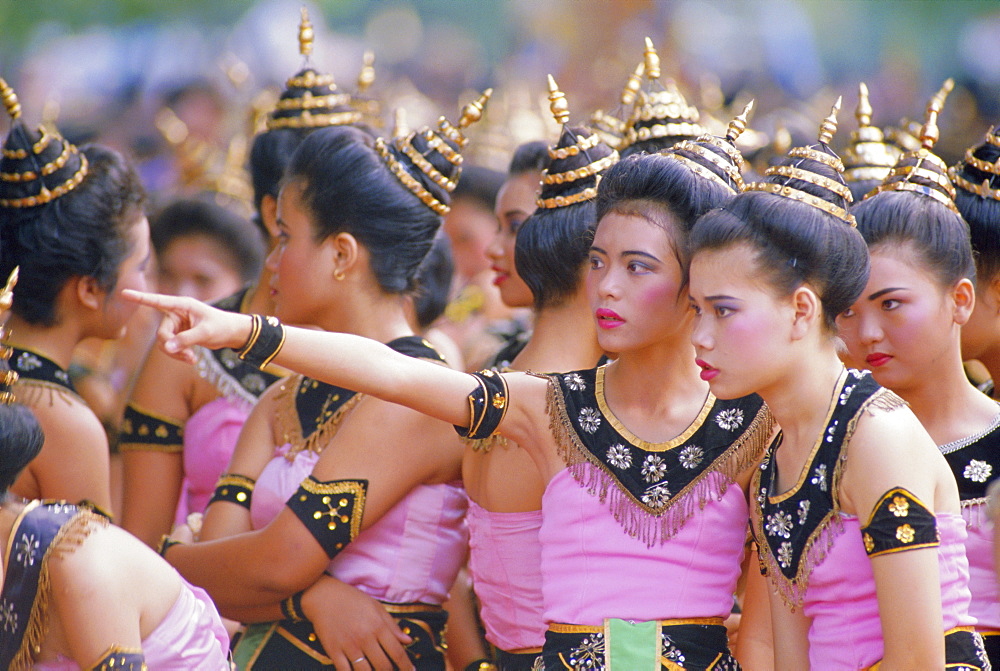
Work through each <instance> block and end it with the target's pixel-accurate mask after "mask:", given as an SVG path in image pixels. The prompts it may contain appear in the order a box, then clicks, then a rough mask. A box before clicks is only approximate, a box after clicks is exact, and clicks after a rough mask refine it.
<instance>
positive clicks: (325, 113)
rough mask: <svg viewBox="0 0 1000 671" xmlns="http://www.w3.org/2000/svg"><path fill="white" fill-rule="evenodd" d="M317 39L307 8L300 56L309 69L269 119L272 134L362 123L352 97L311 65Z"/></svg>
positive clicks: (287, 88)
mask: <svg viewBox="0 0 1000 671" xmlns="http://www.w3.org/2000/svg"><path fill="white" fill-rule="evenodd" d="M314 37H315V33H314V32H313V27H312V23H311V22H310V21H309V12H308V11H307V10H306V8H305V7H303V8H302V19H301V21H300V22H299V53H300V54H302V57H303V58H304V59H305V65H304V67H303V68H302V70H300V71H299V72H297V73H296V74H295V75H293V76H292V77H291V78H289V80H288V81H287V82H286V83H285V91H284V92H283V93H282V94H281V97H280V98H279V99H278V102H277V104H276V105H275V108H274V111H273V112H271V114H270V115H269V116H268V119H267V129H268V130H273V129H275V128H322V127H325V126H346V125H348V124H352V123H357V122H358V121H360V120H361V112H359V111H358V110H356V109H354V108H353V107H351V96H350V95H348V94H346V93H342V92H341V91H340V90H339V89H338V88H337V85H336V84H335V83H334V81H333V75H329V74H321V73H319V72H318V71H317V70H316V69H315V68H313V67H312V66H311V65H310V56H311V55H312V50H313V39H314Z"/></svg>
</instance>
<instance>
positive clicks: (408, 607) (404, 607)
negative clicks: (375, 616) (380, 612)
mask: <svg viewBox="0 0 1000 671" xmlns="http://www.w3.org/2000/svg"><path fill="white" fill-rule="evenodd" d="M379 603H381V604H382V607H383V608H385V610H386V612H388V613H394V614H402V615H405V614H406V613H428V612H430V613H439V612H441V611H443V610H444V607H443V606H438V605H435V604H433V603H386V602H385V601H379Z"/></svg>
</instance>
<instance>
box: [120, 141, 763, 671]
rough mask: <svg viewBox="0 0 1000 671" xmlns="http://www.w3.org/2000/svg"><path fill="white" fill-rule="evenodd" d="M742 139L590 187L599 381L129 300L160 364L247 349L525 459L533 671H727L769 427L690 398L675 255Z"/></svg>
mask: <svg viewBox="0 0 1000 671" xmlns="http://www.w3.org/2000/svg"><path fill="white" fill-rule="evenodd" d="M740 126H742V123H741V122H734V124H733V129H732V130H731V132H730V133H729V136H728V137H727V140H720V139H718V138H705V139H704V140H703V141H701V142H698V143H691V144H686V145H682V146H679V147H678V148H676V149H675V150H674V151H673V152H672V153H671V154H669V155H647V156H637V157H634V158H632V159H630V160H628V161H623V162H621V163H619V164H617V165H615V166H613V167H612V168H611V169H609V170H608V172H607V174H606V175H605V177H604V179H603V180H602V181H601V184H600V187H599V193H598V217H599V224H598V226H597V230H596V233H595V236H594V241H593V244H592V246H591V271H590V273H589V274H588V279H587V286H588V291H589V293H590V297H591V309H592V310H593V311H594V314H595V318H596V319H597V324H598V328H599V331H598V339H599V342H600V344H601V346H602V348H603V349H604V350H606V351H611V352H614V353H616V354H617V355H618V356H617V358H616V359H615V361H614V362H612V363H610V364H607V365H606V366H603V367H600V368H597V369H590V370H583V371H578V372H574V373H566V374H556V375H551V376H539V375H530V374H525V373H507V374H497V373H493V372H492V371H487V372H483V373H480V374H477V375H468V374H464V373H459V372H456V371H453V370H448V369H446V368H442V367H440V366H432V365H429V364H427V363H425V362H420V361H416V360H414V359H412V358H408V357H404V356H400V355H399V354H398V353H396V352H393V351H392V350H391V349H390V348H387V347H385V346H384V345H381V344H379V343H377V342H374V341H371V340H366V339H364V338H359V337H357V336H352V335H348V334H336V333H319V332H310V331H306V330H302V329H295V328H288V327H282V326H280V325H277V324H276V322H266V326H265V321H266V320H262V319H260V318H256V319H250V318H247V317H244V316H240V315H233V314H229V313H224V312H221V311H218V310H214V309H212V308H211V307H209V306H205V305H202V304H200V303H197V302H195V301H192V300H190V299H178V298H168V297H158V296H152V295H140V294H132V295H133V297H134V298H135V299H136V300H140V301H141V302H144V303H146V304H149V305H153V306H158V307H159V308H161V309H163V310H164V311H166V312H167V314H168V316H167V318H166V319H165V320H164V323H163V327H162V336H163V338H164V347H165V348H166V350H167V351H168V352H170V353H173V354H175V355H177V356H180V357H183V358H187V357H190V356H191V351H190V349H189V348H190V347H191V346H192V345H194V344H201V345H204V346H210V347H226V346H235V347H243V346H245V345H247V344H248V340H247V337H248V335H249V334H250V332H251V330H253V333H254V335H255V337H253V338H252V339H251V342H249V347H247V348H246V351H247V354H246V355H247V356H248V357H249V358H251V359H254V360H263V359H270V358H272V356H273V360H274V361H277V362H280V363H281V364H282V365H285V366H288V367H290V368H292V369H293V370H294V369H298V370H302V371H306V372H308V374H311V375H316V376H320V377H322V378H323V379H327V380H330V381H332V382H337V383H340V384H343V385H345V386H347V387H348V388H356V389H358V390H359V391H361V392H362V393H367V394H372V395H375V396H379V397H381V398H384V399H386V400H390V401H393V402H398V403H401V404H405V405H408V406H410V407H412V408H415V409H417V410H420V411H421V412H425V413H427V414H430V415H433V416H436V417H439V418H441V419H443V420H446V421H448V422H451V423H453V424H455V425H456V426H458V427H461V428H460V432H461V433H462V434H465V435H468V436H469V437H472V438H486V437H489V436H491V435H492V434H493V433H494V432H496V431H499V433H500V434H501V435H503V436H504V437H506V438H508V439H510V440H513V441H514V442H516V443H517V444H518V445H519V446H521V447H522V448H524V449H525V450H526V451H527V452H528V453H529V455H530V456H531V457H532V459H533V460H534V461H535V465H536V467H537V468H538V470H539V472H540V474H541V476H542V479H543V481H545V482H546V490H545V494H544V496H543V499H542V510H543V522H542V528H541V531H540V539H541V544H542V575H543V592H544V603H545V613H544V617H545V619H546V621H547V622H548V623H549V631H548V632H547V634H546V639H545V645H544V651H543V661H542V663H541V665H542V666H543V667H544V668H546V669H564V668H567V667H568V668H594V669H602V668H607V666H610V667H611V668H630V669H631V668H640V665H648V666H653V665H659V664H660V662H661V659H662V658H665V659H666V660H667V661H665V662H663V665H664V666H667V667H670V666H671V665H674V664H684V665H686V666H688V667H690V668H709V667H712V668H719V669H722V668H735V661H734V660H733V659H732V657H731V655H730V653H729V651H728V647H727V641H726V630H725V627H724V626H723V625H722V622H723V619H724V618H725V617H726V616H728V615H729V613H730V611H731V609H732V605H733V592H734V590H735V585H736V579H737V577H738V574H739V563H740V556H741V555H742V552H743V545H744V539H745V534H746V520H747V501H746V493H745V489H744V487H745V486H746V485H747V483H748V481H749V475H750V474H749V473H748V472H747V469H748V467H749V466H750V465H752V464H755V463H756V461H757V459H758V458H759V455H760V453H761V451H762V450H763V448H764V445H765V443H766V441H767V438H768V436H769V434H770V431H771V421H770V415H769V413H768V411H767V408H766V407H765V406H764V405H763V403H762V402H761V400H760V399H759V398H758V397H755V396H753V397H746V398H741V399H736V400H732V401H720V400H718V399H716V398H715V397H714V396H712V395H711V394H710V393H709V392H708V389H707V384H706V383H704V382H703V381H702V380H700V379H699V371H698V368H697V366H695V364H694V356H693V352H692V350H691V347H690V343H689V341H688V339H689V336H690V323H691V319H690V313H689V311H688V308H687V302H686V297H684V296H683V274H682V269H681V259H682V258H683V257H682V256H681V254H682V250H683V248H684V242H685V238H686V231H687V229H688V227H689V226H690V225H691V224H692V222H693V221H694V219H695V217H696V216H697V215H699V214H701V213H702V212H704V211H705V210H707V209H709V208H711V207H713V206H717V205H720V204H722V203H725V202H726V201H727V200H728V199H729V198H731V197H732V195H733V194H734V193H735V192H736V191H737V190H738V189H739V187H740V186H741V179H740V176H739V171H738V169H737V168H736V166H735V165H734V162H736V161H738V152H736V149H735V147H734V146H733V144H732V140H733V139H735V137H736V136H737V135H738V132H739V127H740ZM580 151H586V150H582V149H581V150H580ZM598 165H599V162H597V161H595V162H594V163H593V164H591V167H590V168H589V169H590V170H595V171H596V170H597V169H598ZM723 166H725V167H723ZM554 167H556V168H557V166H554ZM577 174H579V172H578V173H577ZM592 193H593V192H592V191H584V192H581V193H580V194H576V195H570V196H566V197H565V198H567V199H570V198H572V199H573V200H584V199H586V198H588V197H592ZM564 202H565V201H564ZM251 325H252V326H253V329H251ZM258 327H259V328H258ZM279 345H281V346H280V347H279ZM261 357H262V358H261ZM751 470H752V469H751ZM172 553H173V551H171V555H168V556H172ZM694 557H697V560H694V559H692V558H694ZM605 660H607V662H606V661H605ZM682 660H683V661H682ZM606 665H607V666H606Z"/></svg>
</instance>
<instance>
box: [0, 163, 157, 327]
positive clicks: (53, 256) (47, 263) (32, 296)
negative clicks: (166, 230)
mask: <svg viewBox="0 0 1000 671" xmlns="http://www.w3.org/2000/svg"><path fill="white" fill-rule="evenodd" d="M82 152H83V154H84V155H85V156H86V157H87V161H88V162H89V169H88V172H87V176H86V177H85V178H84V179H83V181H82V182H81V183H80V185H79V186H78V187H76V188H75V189H73V190H72V191H70V192H69V193H66V194H65V195H63V196H60V197H58V198H56V199H55V200H52V201H50V202H48V203H45V204H44V205H38V206H36V207H29V208H8V207H0V275H3V276H4V277H7V276H8V275H9V274H10V272H11V271H12V270H13V269H14V267H15V266H20V267H21V271H20V273H21V286H23V287H27V289H25V290H23V291H18V292H17V294H16V295H15V296H14V308H13V310H14V313H15V314H16V315H18V316H19V317H21V318H22V319H24V320H25V321H27V322H28V323H31V324H40V325H43V326H53V325H54V324H55V323H56V322H57V320H58V315H57V314H56V297H57V296H58V294H59V292H60V291H61V290H62V288H63V286H65V284H66V282H68V281H69V280H70V279H71V278H73V277H93V278H94V279H96V280H97V282H98V285H99V286H100V287H101V289H103V290H104V291H111V290H112V289H114V287H115V284H116V282H117V280H118V271H119V268H120V266H121V264H122V261H124V259H125V257H126V256H128V254H129V251H130V250H129V241H128V232H129V230H130V228H131V226H132V224H134V223H135V222H136V221H138V220H139V217H140V216H141V215H142V208H143V205H144V203H145V199H146V193H145V190H144V189H143V187H142V183H141V182H140V181H139V175H138V174H137V173H136V171H135V169H133V168H132V166H131V165H129V164H128V162H126V161H125V159H124V158H123V157H122V156H121V155H120V154H119V153H118V152H116V151H114V150H112V149H109V148H107V147H103V146H101V145H89V146H86V147H83V149H82Z"/></svg>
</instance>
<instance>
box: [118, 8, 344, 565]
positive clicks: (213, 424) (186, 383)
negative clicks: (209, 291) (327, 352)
mask: <svg viewBox="0 0 1000 671" xmlns="http://www.w3.org/2000/svg"><path fill="white" fill-rule="evenodd" d="M308 26H309V24H308V18H307V16H304V17H303V22H302V24H301V25H300V26H299V35H300V50H302V51H303V52H306V51H307V49H306V48H305V47H306V45H311V41H310V39H311V38H309V36H308V33H306V31H307V28H308ZM303 35H305V36H304V37H303ZM317 99H319V100H323V101H326V106H325V107H317V106H316V105H315V103H314V101H315V100H317ZM348 103H349V98H348V96H347V95H345V94H343V93H341V92H339V91H338V90H337V89H336V87H335V86H334V84H333V79H332V77H330V76H329V75H324V74H321V73H319V72H317V71H316V70H315V69H314V68H313V67H311V66H310V65H309V64H308V61H307V63H306V67H304V68H303V69H302V70H300V71H299V72H297V73H296V74H295V75H293V76H292V77H291V78H289V80H288V82H287V86H286V89H285V91H284V93H283V94H282V96H281V99H280V100H279V102H278V105H277V106H276V109H275V110H273V111H272V112H271V114H270V116H269V117H268V120H267V126H268V128H267V130H266V131H265V132H263V133H261V134H259V135H258V136H257V137H256V138H254V141H253V145H252V147H251V150H250V175H251V178H252V181H253V189H254V206H255V209H256V211H257V223H258V224H260V227H261V229H262V231H263V232H264V234H265V235H266V236H267V238H268V240H269V241H270V243H271V247H272V249H273V246H274V245H275V244H276V241H277V239H278V227H277V222H276V219H277V203H278V189H279V186H280V183H281V178H282V175H283V174H284V171H285V167H286V166H287V165H288V162H289V159H290V158H291V156H292V154H293V153H294V152H295V149H296V148H297V147H298V146H299V144H300V143H301V142H302V140H303V138H305V137H306V136H307V135H308V134H309V133H310V132H311V131H312V130H313V129H315V128H323V127H326V126H330V125H341V124H349V123H354V122H356V121H357V120H358V119H360V118H361V115H360V114H359V113H358V112H356V111H354V110H352V109H351V108H350V106H349V104H348ZM270 281H271V272H270V271H269V270H267V269H266V268H264V269H261V272H260V276H259V277H258V278H257V280H256V281H255V282H254V283H253V284H250V285H249V286H247V287H244V288H243V289H241V290H240V291H238V292H237V293H235V294H234V295H232V296H229V297H228V298H224V299H222V300H221V301H219V302H218V303H217V305H218V306H219V307H220V308H222V309H225V310H232V311H235V312H243V313H253V312H264V313H269V312H273V311H274V302H273V300H272V296H271V291H270V289H269V287H268V285H269V283H270ZM280 375H281V371H277V370H274V369H273V368H269V369H267V370H264V371H261V370H257V369H256V368H253V367H250V366H247V365H246V364H244V363H243V362H242V361H240V360H239V359H238V358H237V357H236V355H235V354H233V353H232V352H230V351H228V350H223V351H220V352H212V351H210V350H199V352H198V363H197V366H194V367H192V366H190V365H187V364H185V363H182V362H180V361H177V360H175V359H172V358H170V357H168V356H166V355H165V354H163V353H162V352H160V351H159V350H156V349H154V350H153V351H151V352H150V354H149V357H148V358H147V360H146V362H145V364H144V366H143V369H142V371H141V372H140V374H139V379H138V381H137V383H136V387H135V389H134V390H133V392H132V396H131V398H130V399H129V404H128V407H127V409H126V412H125V422H124V423H123V426H122V431H121V434H120V436H119V449H120V450H121V451H122V454H123V462H124V468H125V477H124V482H125V487H124V490H125V495H124V499H125V502H124V510H123V511H122V526H123V527H124V528H125V529H126V530H127V531H130V532H131V533H133V534H135V535H136V536H138V537H139V538H140V539H141V540H142V541H144V542H145V543H146V544H147V545H150V546H152V547H155V546H156V543H157V541H158V540H159V539H160V537H161V536H162V535H163V534H166V533H169V532H170V529H171V528H172V527H173V525H174V523H175V522H183V521H184V520H185V519H186V517H187V515H188V514H189V513H202V512H203V511H204V510H205V506H207V505H208V501H209V499H210V498H211V496H212V492H213V491H214V489H215V485H216V482H217V481H218V479H219V476H220V475H222V473H223V471H224V470H225V468H226V464H227V463H229V459H230V457H232V454H233V448H234V446H235V445H236V439H237V437H238V436H239V433H240V429H241V428H242V427H243V423H244V422H245V421H246V418H247V415H249V413H250V410H251V409H252V408H253V406H254V404H255V403H256V402H257V399H258V398H259V397H260V395H261V394H263V393H264V391H265V390H266V389H267V388H268V387H269V386H270V385H271V384H272V383H273V382H275V381H276V380H278V379H279V377H280Z"/></svg>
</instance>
